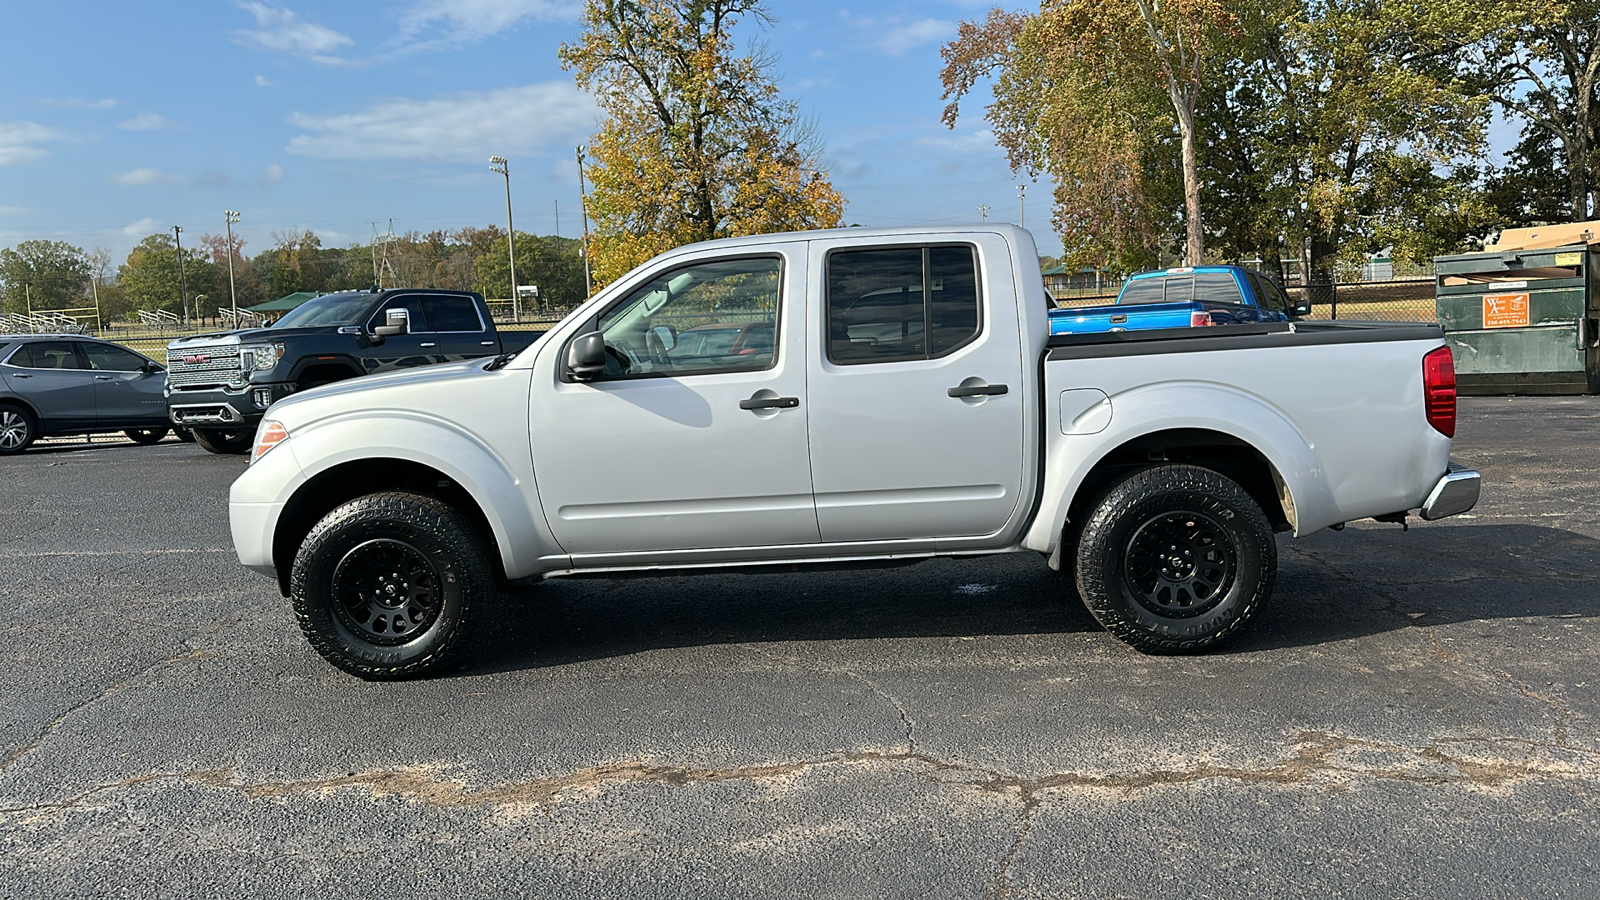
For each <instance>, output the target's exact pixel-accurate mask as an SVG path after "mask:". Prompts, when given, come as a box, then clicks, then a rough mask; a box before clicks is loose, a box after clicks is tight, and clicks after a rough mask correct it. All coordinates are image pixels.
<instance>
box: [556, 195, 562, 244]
mask: <svg viewBox="0 0 1600 900" xmlns="http://www.w3.org/2000/svg"><path fill="white" fill-rule="evenodd" d="M555 204H556V237H561V201H560V200H557V201H555Z"/></svg>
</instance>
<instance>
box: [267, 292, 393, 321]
mask: <svg viewBox="0 0 1600 900" xmlns="http://www.w3.org/2000/svg"><path fill="white" fill-rule="evenodd" d="M372 300H373V297H372V295H371V294H323V295H322V296H321V297H318V298H316V299H315V300H307V301H306V302H304V303H302V304H300V305H299V306H296V307H295V308H294V309H292V310H290V311H289V312H287V313H284V315H283V318H281V319H279V320H278V321H277V322H276V323H275V324H274V325H273V326H272V327H273V328H320V327H326V326H336V325H359V324H361V316H362V314H363V313H365V312H366V311H367V308H368V307H370V306H371V305H372Z"/></svg>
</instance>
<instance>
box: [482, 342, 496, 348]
mask: <svg viewBox="0 0 1600 900" xmlns="http://www.w3.org/2000/svg"><path fill="white" fill-rule="evenodd" d="M478 346H480V347H493V346H494V341H479V342H478Z"/></svg>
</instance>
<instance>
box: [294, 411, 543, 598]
mask: <svg viewBox="0 0 1600 900" xmlns="http://www.w3.org/2000/svg"><path fill="white" fill-rule="evenodd" d="M284 446H285V447H287V448H290V449H292V451H293V452H294V455H295V458H296V459H297V460H298V461H299V462H300V465H301V466H302V467H303V470H304V480H305V481H310V480H312V479H314V478H315V477H316V476H317V475H319V474H321V473H323V472H326V471H328V470H330V469H333V468H335V467H337V466H341V465H344V464H346V463H355V462H359V461H361V460H380V459H397V460H405V461H408V462H414V463H419V464H421V465H424V466H428V467H430V468H433V469H436V470H438V471H440V472H442V473H444V474H445V475H446V476H447V477H449V478H450V480H452V481H454V482H455V483H456V484H458V485H460V486H461V487H462V488H463V489H464V490H465V491H466V492H467V493H468V494H469V495H471V497H472V499H473V500H474V501H475V502H476V503H477V504H478V507H479V508H480V509H481V510H482V511H483V514H484V518H486V519H487V520H488V522H489V527H490V528H491V529H492V530H493V531H494V537H495V542H496V543H498V544H499V546H500V559H501V562H502V563H503V564H504V566H505V573H506V577H507V578H512V579H515V578H523V577H526V576H528V575H533V574H536V573H537V572H539V571H540V570H541V569H542V568H544V567H543V566H541V565H540V563H539V559H540V557H542V556H547V555H549V554H557V553H559V552H560V551H559V546H558V545H557V544H556V542H555V538H554V536H552V535H551V534H550V533H549V532H548V530H547V529H546V528H545V526H544V522H543V519H542V517H537V516H535V515H534V514H533V510H534V509H535V508H537V506H538V495H537V492H536V489H535V487H534V485H533V479H532V478H531V477H524V476H523V475H521V474H519V472H518V468H517V467H516V466H514V465H512V464H511V463H510V462H508V461H507V460H506V459H504V458H502V457H501V456H500V455H499V454H497V453H495V452H494V451H493V450H492V449H491V448H490V445H489V444H488V443H487V442H486V441H484V440H482V439H481V438H479V437H478V436H477V435H474V434H472V433H471V432H469V431H467V430H465V429H463V428H462V427H461V426H459V425H457V424H455V423H452V422H450V421H447V420H445V419H442V418H438V417H435V416H430V415H427V414H425V413H421V412H416V411H412V410H399V409H386V410H374V409H364V410H357V411H352V412H350V413H346V414H344V415H340V416H335V417H332V418H329V419H323V420H320V421H318V422H316V423H314V424H312V425H308V426H304V427H303V429H301V430H297V431H296V432H295V434H294V436H293V439H292V440H290V441H287V442H285V444H284ZM283 499H284V500H285V501H287V500H288V499H289V498H288V497H287V496H286V497H284V498H283Z"/></svg>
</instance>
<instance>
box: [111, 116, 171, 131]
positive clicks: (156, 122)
mask: <svg viewBox="0 0 1600 900" xmlns="http://www.w3.org/2000/svg"><path fill="white" fill-rule="evenodd" d="M117 127H118V128H126V129H127V130H129V131H152V130H154V129H157V128H170V127H172V123H171V122H168V121H167V117H166V116H162V115H157V114H156V113H145V114H143V115H139V116H134V117H133V118H131V119H129V120H128V121H126V122H123V123H121V124H120V125H118V126H117Z"/></svg>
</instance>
